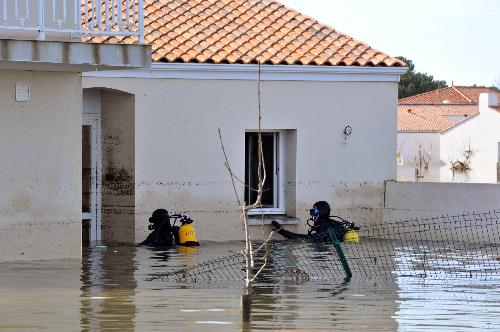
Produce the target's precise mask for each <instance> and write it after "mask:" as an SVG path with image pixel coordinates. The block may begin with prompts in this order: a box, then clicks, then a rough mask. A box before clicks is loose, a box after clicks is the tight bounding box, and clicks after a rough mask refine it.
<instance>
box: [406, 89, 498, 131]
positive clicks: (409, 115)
mask: <svg viewBox="0 0 500 332" xmlns="http://www.w3.org/2000/svg"><path fill="white" fill-rule="evenodd" d="M485 92H493V90H491V89H490V88H486V87H466V86H451V87H446V88H442V89H437V90H434V91H429V92H426V93H421V94H418V95H415V96H412V97H408V98H402V99H400V100H399V103H398V132H436V133H439V132H442V131H445V130H447V129H449V128H451V127H453V126H455V125H457V124H458V123H460V119H462V120H463V119H466V118H469V117H471V116H474V115H476V114H478V113H479V106H478V103H479V95H480V94H481V93H485ZM497 97H498V99H499V100H500V93H497ZM499 111H500V107H499Z"/></svg>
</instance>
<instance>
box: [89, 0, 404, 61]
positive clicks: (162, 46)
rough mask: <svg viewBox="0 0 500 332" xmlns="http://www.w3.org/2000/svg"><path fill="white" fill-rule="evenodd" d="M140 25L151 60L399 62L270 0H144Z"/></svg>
mask: <svg viewBox="0 0 500 332" xmlns="http://www.w3.org/2000/svg"><path fill="white" fill-rule="evenodd" d="M144 29H145V41H146V43H147V44H150V45H151V46H152V59H153V61H156V62H206V63H258V62H260V63H267V64H287V65H292V64H299V65H324V66H384V67H385V66H394V67H399V66H404V65H405V64H404V62H402V61H400V60H398V59H396V58H393V57H390V56H388V55H387V54H384V53H382V52H380V51H377V50H376V49H373V48H371V47H370V46H368V45H366V44H364V43H362V42H359V41H357V40H355V39H353V38H351V37H350V36H348V35H346V34H343V33H341V32H338V31H336V30H335V29H333V28H331V27H329V26H327V25H324V24H321V23H319V22H318V21H316V20H315V19H313V18H311V17H308V16H305V15H303V14H300V13H299V12H297V11H295V10H293V9H290V8H288V7H286V6H284V5H282V4H281V3H279V2H277V1H273V0H259V1H255V0H145V9H144ZM136 40H137V39H136V37H129V36H114V37H113V36H111V37H94V38H92V39H91V41H93V42H115V43H135V42H136Z"/></svg>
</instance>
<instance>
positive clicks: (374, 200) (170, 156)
mask: <svg viewBox="0 0 500 332" xmlns="http://www.w3.org/2000/svg"><path fill="white" fill-rule="evenodd" d="M62 1H63V0H62ZM49 2H51V1H47V3H49ZM20 3H21V1H19V4H20ZM77 3H78V4H77ZM97 3H101V2H100V1H96V2H93V4H94V5H95V4H97ZM116 3H119V2H116V1H113V2H112V3H111V2H110V3H109V5H111V4H116ZM87 4H88V2H87V1H85V2H84V3H83V8H80V7H79V2H78V1H77V2H75V6H74V7H73V8H75V11H74V15H75V16H74V17H75V18H74V22H73V25H75V26H77V28H76V32H78V33H80V32H81V30H82V29H87V34H88V35H89V36H87V37H88V38H86V39H85V41H86V42H87V43H88V44H82V43H75V44H65V43H63V42H56V44H54V45H53V46H50V47H51V49H50V52H49V51H45V50H44V49H43V48H40V47H38V46H36V45H38V44H39V43H40V42H37V41H31V44H32V45H35V46H30V47H27V48H26V47H25V48H23V50H30V52H31V53H30V52H25V51H19V56H20V58H19V59H20V61H23V64H25V62H26V61H28V62H31V63H35V64H37V65H39V64H40V59H43V58H41V57H42V56H45V54H50V55H51V56H55V55H53V54H54V53H53V52H52V50H60V54H59V55H57V53H55V54H56V55H57V56H55V60H51V61H52V62H54V61H59V62H63V64H62V65H61V66H59V67H57V68H59V69H61V70H64V69H68V66H67V61H68V57H69V58H71V56H73V55H78V56H83V55H85V56H89V57H90V58H85V59H84V60H79V61H80V62H78V65H82V64H83V65H85V66H83V67H82V66H79V67H78V71H76V70H75V72H76V73H70V74H67V73H60V72H46V71H45V70H47V68H50V70H54V69H57V68H56V67H55V66H53V65H52V63H51V65H50V66H48V67H44V69H40V70H41V71H43V72H41V73H38V72H27V71H24V70H25V69H26V68H25V67H21V69H22V71H19V72H9V73H7V72H4V71H2V76H1V77H0V84H1V85H2V90H1V92H0V93H2V94H1V97H0V98H1V100H2V107H3V108H2V111H1V113H0V123H1V126H2V130H1V131H0V138H1V139H0V144H1V145H2V148H1V152H0V153H1V158H2V168H1V170H0V172H1V179H0V181H1V186H2V188H6V189H3V190H2V192H1V193H0V218H1V219H0V237H1V238H2V243H1V244H0V259H38V258H45V259H49V258H58V257H74V258H77V257H79V256H80V248H81V243H82V237H83V239H84V240H96V241H99V240H101V241H104V242H106V243H112V242H126V243H136V242H138V241H141V240H143V239H144V237H145V236H146V234H147V232H148V231H147V224H148V222H147V220H148V217H149V216H150V214H151V213H152V211H153V210H154V209H156V208H160V207H163V208H167V209H168V210H170V211H173V212H184V213H188V214H190V215H191V216H192V217H193V219H194V220H195V221H196V226H197V231H198V236H199V238H200V239H202V240H219V241H220V240H231V239H240V238H242V234H243V233H242V232H241V222H240V218H239V212H238V211H239V210H238V208H237V206H236V204H235V198H234V195H233V190H232V187H231V184H230V179H229V176H228V174H227V171H226V169H225V168H224V164H223V162H224V160H223V155H222V152H221V148H220V143H219V140H218V128H220V129H221V131H222V134H223V139H224V145H225V148H226V150H227V152H228V154H229V158H230V162H231V166H232V168H233V170H234V171H235V173H237V174H238V175H239V177H240V179H241V180H242V181H243V182H246V183H247V184H248V185H251V184H252V182H253V180H254V179H255V167H254V162H255V158H256V153H255V131H256V129H257V109H258V107H259V105H260V107H261V110H262V115H263V120H262V125H263V128H264V132H265V133H264V150H265V157H266V166H267V170H268V181H267V183H266V189H267V190H266V195H265V197H264V208H263V210H262V211H261V210H259V211H253V213H254V214H260V213H261V212H262V213H264V214H265V216H266V220H267V221H269V220H270V219H271V218H279V219H280V220H281V222H282V223H284V224H289V225H290V226H289V227H291V228H292V229H293V225H297V226H300V227H299V228H304V226H305V219H306V218H305V217H306V215H307V211H308V209H309V207H310V206H311V205H312V204H313V203H314V202H315V201H317V200H327V201H329V202H331V203H332V204H333V207H334V212H336V213H342V214H343V215H345V216H347V217H350V218H352V219H353V220H355V221H356V222H358V223H360V224H363V223H367V222H381V221H382V214H383V206H384V182H385V181H386V180H391V179H395V178H396V166H395V165H394V163H393V162H392V156H393V155H394V151H395V150H396V137H395V135H394V132H395V129H396V105H397V84H398V81H399V76H400V75H401V74H402V73H404V72H405V71H406V68H405V67H404V63H402V62H401V61H399V60H398V59H395V58H392V57H390V56H388V55H386V54H384V53H382V52H380V51H377V50H375V49H373V48H371V47H370V46H368V45H366V44H364V43H362V42H360V41H357V40H355V39H353V38H351V37H349V36H348V35H346V34H344V33H341V32H338V31H336V30H335V29H333V28H331V27H328V26H326V25H323V24H321V23H319V22H317V21H316V20H314V19H312V18H310V17H307V16H304V15H302V14H300V13H298V12H296V11H294V10H292V9H289V8H288V7H285V6H283V5H282V4H280V3H278V2H275V1H270V0H265V1H252V0H234V1H197V0H186V1H176V0H162V1H153V0H146V1H144V7H142V0H141V1H139V2H138V3H137V4H136V5H137V6H135V7H133V8H138V12H136V13H135V14H133V15H132V16H131V17H129V16H128V15H130V11H126V12H125V14H123V13H122V15H118V16H120V17H121V19H124V20H127V19H128V20H129V21H130V20H132V22H135V23H137V24H138V26H137V27H136V28H133V29H132V30H131V31H121V30H119V28H120V27H130V22H129V21H126V22H123V24H120V23H117V26H116V27H115V28H116V29H118V30H106V29H108V25H109V24H108V23H110V22H120V20H119V19H118V17H116V18H115V19H114V20H111V21H109V22H108V23H106V24H104V22H106V21H105V20H106V19H107V18H108V16H107V15H105V13H102V11H100V10H92V8H93V7H92V6H91V7H87ZM47 6H48V4H47ZM17 8H18V9H19V8H20V7H17ZM57 8H62V7H61V6H59V7H57ZM65 8H66V7H65ZM68 8H69V7H68ZM105 8H108V7H105ZM76 9H78V10H76ZM79 9H82V12H83V13H84V14H83V23H82V25H81V26H82V28H80V21H79V19H78V18H77V17H78V16H79V15H78V13H79ZM122 9H123V8H122ZM129 9H130V8H129ZM0 10H1V9H0ZM56 11H57V10H56ZM46 12H47V13H49V12H50V13H52V10H51V9H47V10H46ZM113 12H116V10H115V11H113ZM99 13H101V14H99ZM127 13H129V14H127ZM91 14H93V15H97V16H95V17H94V16H90V17H89V15H91ZM47 15H48V16H49V17H50V15H49V14H47ZM35 16H36V15H35V14H31V16H30V17H35ZM42 16H43V18H45V15H42ZM0 17H2V16H1V14H0ZM9 17H10V16H9ZM62 17H67V15H66V16H64V15H63V16H62ZM103 20H104V22H103ZM42 21H43V20H42ZM143 21H144V34H142V29H141V27H142V25H141V23H142V22H143ZM100 22H103V23H102V24H101V23H100ZM23 24H24V23H23ZM55 24H58V22H56V23H55ZM36 25H37V24H36V22H35V23H34V24H32V26H36ZM89 25H90V27H88V26H89ZM24 26H25V25H23V26H22V27H21V28H20V30H21V31H22V32H23V33H29V30H27V29H23V28H24ZM61 26H63V25H61ZM10 28H11V27H10V26H0V30H1V31H12V30H11V29H10ZM2 29H3V30H2ZM54 29H55V28H54ZM61 29H62V28H61ZM56 32H57V34H55V35H54V37H55V36H61V35H64V34H65V33H67V31H66V29H62V30H60V31H56ZM72 32H75V31H72ZM142 38H144V41H145V43H146V44H149V45H151V48H152V52H151V56H149V55H148V54H147V53H146V51H147V49H146V47H145V46H143V45H141V41H142V40H141V39H142ZM0 42H1V43H0V48H1V47H3V45H5V43H10V41H0ZM2 43H3V44H2ZM57 43H59V44H60V45H59V44H57ZM101 43H103V44H102V45H98V44H101ZM115 43H119V44H121V45H117V44H115ZM73 46H75V47H76V46H78V47H81V48H82V50H81V51H80V49H79V51H76V50H73V49H72V47H73ZM113 47H114V48H116V49H113V50H112V51H110V52H109V53H108V52H107V51H105V50H109V48H113ZM87 49H88V50H87ZM2 50H4V49H2ZM0 54H1V55H2V56H3V55H4V54H10V53H8V52H6V51H2V52H0ZM27 54H28V55H29V56H30V57H31V58H30V59H31V60H29V59H28V60H26V58H25V57H26V56H27ZM117 60H119V63H115V62H114V61H117ZM151 60H152V61H153V64H152V65H151V68H147V67H148V63H149V62H150V61H151ZM99 61H100V62H99ZM42 62H43V64H44V65H45V64H46V62H47V61H45V60H44V61H42ZM100 63H102V66H106V65H107V66H110V67H114V69H117V68H116V67H120V66H121V67H122V68H124V69H123V70H113V71H110V70H107V71H96V70H94V69H96V68H97V69H99V66H98V64H100ZM16 64H17V65H19V63H16ZM10 65H12V63H11V64H10ZM130 67H138V68H139V67H140V68H144V67H146V69H133V70H131V69H130ZM16 68H19V67H16ZM101 69H102V68H101ZM125 69H126V70H125ZM80 71H86V72H85V73H84V74H83V82H82V80H81V79H80V74H79V72H80ZM32 75H35V76H36V77H33V76H32ZM37 75H38V76H37ZM16 84H17V85H18V86H17V88H16V90H15V89H14V87H15V86H16ZM82 87H83V90H82ZM14 90H15V91H17V92H18V94H19V100H15V99H14V92H15V91H14ZM27 91H29V92H27ZM259 96H260V98H259ZM30 97H31V99H30V101H23V100H24V99H26V98H28V99H29V98H30ZM238 193H239V194H240V196H241V197H242V198H246V199H251V198H252V196H253V193H252V192H251V191H247V190H245V186H244V185H239V186H238ZM256 219H258V218H257V217H256ZM255 222H256V220H255ZM256 223H257V222H256ZM253 232H254V233H256V232H260V227H257V226H256V227H253Z"/></svg>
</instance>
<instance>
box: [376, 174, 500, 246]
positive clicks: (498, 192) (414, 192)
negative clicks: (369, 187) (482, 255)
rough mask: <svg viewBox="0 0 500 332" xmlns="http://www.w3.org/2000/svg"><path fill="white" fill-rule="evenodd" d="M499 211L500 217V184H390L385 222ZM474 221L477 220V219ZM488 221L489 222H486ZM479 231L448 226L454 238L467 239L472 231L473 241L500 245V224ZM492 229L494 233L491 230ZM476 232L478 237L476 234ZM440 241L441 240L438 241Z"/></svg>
mask: <svg viewBox="0 0 500 332" xmlns="http://www.w3.org/2000/svg"><path fill="white" fill-rule="evenodd" d="M495 210H496V211H497V212H496V215H500V185H498V184H491V183H436V182H420V183H415V182H396V181H388V182H387V183H386V194H385V211H384V222H385V223H388V222H394V221H400V220H402V221H408V220H412V219H415V218H417V219H418V218H428V217H442V216H460V215H462V214H467V213H469V214H472V213H476V214H477V213H486V212H490V211H495ZM470 219H472V220H474V218H473V217H471V218H470ZM483 221H485V219H483ZM485 225H488V227H487V228H485V229H484V230H483V229H480V231H479V232H476V231H471V230H470V229H463V228H461V227H458V228H453V227H451V228H449V227H444V228H443V229H442V231H444V232H448V234H447V238H449V237H450V234H451V232H453V229H454V230H455V232H457V236H456V237H455V239H462V240H463V239H464V234H465V233H464V232H465V231H471V233H470V234H469V236H470V238H471V239H472V238H475V239H476V240H480V241H487V242H495V243H500V239H498V238H497V237H496V235H497V234H498V232H499V231H500V229H499V228H500V225H498V224H495V223H493V224H491V225H490V224H488V223H485ZM489 230H491V231H489ZM472 233H474V234H472ZM438 239H439V238H438Z"/></svg>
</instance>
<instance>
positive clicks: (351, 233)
mask: <svg viewBox="0 0 500 332" xmlns="http://www.w3.org/2000/svg"><path fill="white" fill-rule="evenodd" d="M343 240H344V242H346V243H359V241H360V237H359V234H358V232H356V231H355V230H354V229H350V230H348V231H347V232H345V234H344V237H343Z"/></svg>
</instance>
